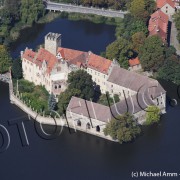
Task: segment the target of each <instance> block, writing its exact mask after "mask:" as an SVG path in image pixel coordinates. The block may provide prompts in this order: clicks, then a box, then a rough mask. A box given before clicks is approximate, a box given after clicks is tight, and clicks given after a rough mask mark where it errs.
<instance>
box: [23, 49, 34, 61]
mask: <svg viewBox="0 0 180 180" xmlns="http://www.w3.org/2000/svg"><path fill="white" fill-rule="evenodd" d="M35 56H36V52H34V51H32V50H31V49H25V51H24V53H23V55H22V58H25V59H26V60H29V61H31V62H33V60H34V57H35Z"/></svg>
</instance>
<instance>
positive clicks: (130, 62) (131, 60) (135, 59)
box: [129, 57, 140, 67]
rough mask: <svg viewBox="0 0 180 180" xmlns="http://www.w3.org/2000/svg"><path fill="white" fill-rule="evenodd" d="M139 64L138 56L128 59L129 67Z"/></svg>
mask: <svg viewBox="0 0 180 180" xmlns="http://www.w3.org/2000/svg"><path fill="white" fill-rule="evenodd" d="M139 64H140V61H139V58H138V57H136V58H134V59H130V60H129V65H130V66H131V67H132V66H136V65H139Z"/></svg>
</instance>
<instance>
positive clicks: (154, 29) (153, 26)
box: [148, 9, 169, 41]
mask: <svg viewBox="0 0 180 180" xmlns="http://www.w3.org/2000/svg"><path fill="white" fill-rule="evenodd" d="M168 20H169V18H168V15H166V14H165V13H163V12H162V11H161V10H160V9H159V10H157V11H156V12H154V13H153V14H152V15H151V18H150V20H149V25H148V30H149V35H150V36H152V35H158V36H160V37H161V38H162V40H163V41H166V39H167V30H168Z"/></svg>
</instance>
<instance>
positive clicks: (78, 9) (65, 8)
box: [44, 0, 127, 18]
mask: <svg viewBox="0 0 180 180" xmlns="http://www.w3.org/2000/svg"><path fill="white" fill-rule="evenodd" d="M44 4H45V6H46V9H47V10H50V11H54V12H56V11H60V12H69V13H72V12H74V13H82V14H95V15H101V16H106V17H120V18H124V15H125V14H127V11H115V10H112V9H106V10H105V9H103V8H102V9H100V8H94V7H84V6H81V5H80V6H77V5H72V4H63V3H54V2H51V1H47V0H46V1H44Z"/></svg>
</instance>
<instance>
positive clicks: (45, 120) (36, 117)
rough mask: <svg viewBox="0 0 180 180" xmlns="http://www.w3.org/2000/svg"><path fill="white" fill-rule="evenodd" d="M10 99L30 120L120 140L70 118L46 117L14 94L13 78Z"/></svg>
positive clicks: (10, 85)
mask: <svg viewBox="0 0 180 180" xmlns="http://www.w3.org/2000/svg"><path fill="white" fill-rule="evenodd" d="M9 99H10V103H11V104H13V105H16V106H17V107H18V108H20V109H21V110H22V111H23V112H25V113H27V116H28V117H29V120H31V118H32V119H33V120H34V121H36V122H38V123H40V124H44V125H51V126H54V125H57V126H62V127H63V126H65V127H67V128H71V129H74V131H75V132H76V130H78V131H81V132H84V133H87V134H91V135H94V136H97V137H100V138H103V139H107V140H109V141H113V142H118V140H114V139H112V138H111V137H110V136H109V135H108V136H105V135H102V134H99V133H98V132H96V130H95V129H96V128H95V127H92V128H91V129H83V128H81V127H78V126H77V125H75V123H74V121H73V123H72V122H71V121H69V120H68V119H63V118H55V119H56V120H54V119H53V118H51V117H50V116H49V117H45V116H41V115H39V114H38V113H37V112H35V111H33V110H32V109H31V108H30V107H28V106H27V105H26V104H25V103H24V102H23V101H21V100H20V99H19V98H18V97H17V96H15V95H14V92H13V85H12V80H11V79H10V81H9ZM67 121H68V123H67Z"/></svg>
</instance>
